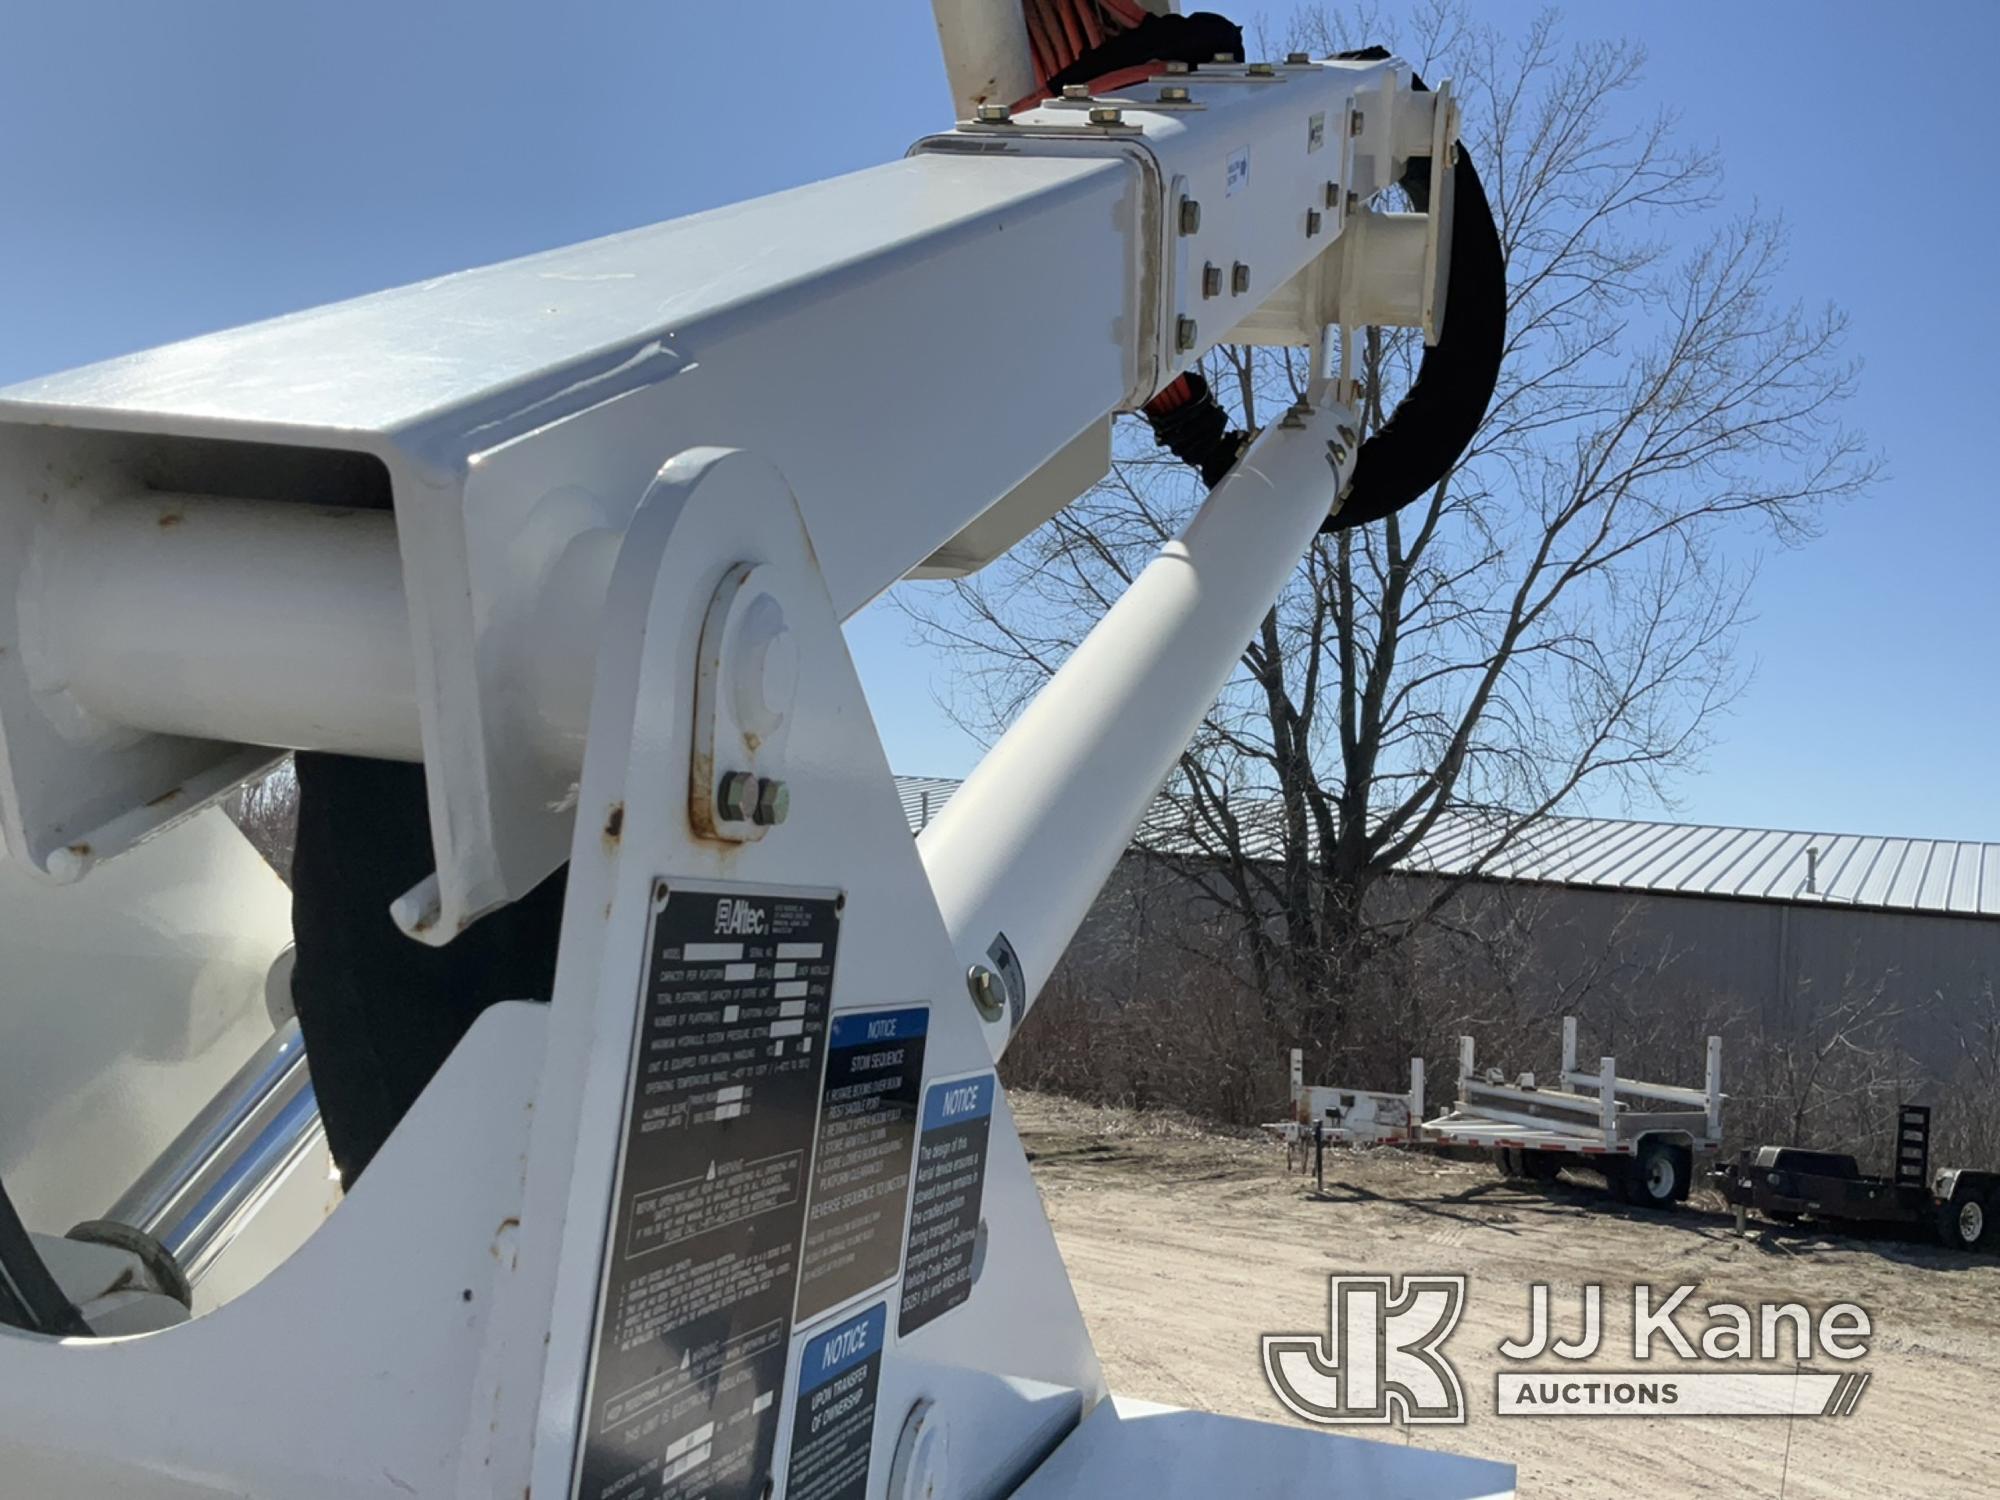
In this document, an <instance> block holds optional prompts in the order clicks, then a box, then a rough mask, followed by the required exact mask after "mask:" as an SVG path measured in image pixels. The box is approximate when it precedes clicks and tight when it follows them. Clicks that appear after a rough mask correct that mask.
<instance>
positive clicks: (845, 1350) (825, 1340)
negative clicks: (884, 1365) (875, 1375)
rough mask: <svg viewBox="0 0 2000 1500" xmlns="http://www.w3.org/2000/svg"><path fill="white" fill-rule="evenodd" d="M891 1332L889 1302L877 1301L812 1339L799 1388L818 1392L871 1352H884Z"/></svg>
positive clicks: (800, 1363)
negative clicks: (860, 1312)
mask: <svg viewBox="0 0 2000 1500" xmlns="http://www.w3.org/2000/svg"><path fill="white" fill-rule="evenodd" d="M888 1331H889V1304H888V1303H886V1302H878V1303H876V1304H875V1305H874V1306H873V1307H871V1308H869V1309H868V1311H866V1312H864V1313H862V1314H861V1315H860V1316H859V1317H854V1318H849V1319H848V1320H847V1321H846V1322H845V1323H842V1324H841V1325H840V1326H839V1327H837V1328H835V1329H833V1330H832V1331H831V1332H828V1333H823V1334H821V1335H820V1336H819V1337H818V1338H816V1339H813V1340H812V1341H810V1342H809V1343H808V1344H807V1345H806V1353H805V1358H804V1359H802V1360H800V1361H799V1390H800V1391H801V1392H805V1391H816V1390H818V1389H819V1388H820V1387H821V1386H823V1385H825V1384H826V1383H827V1382H828V1381H829V1380H837V1379H839V1378H840V1377H841V1376H842V1375H845V1374H846V1373H847V1372H848V1371H849V1370H851V1369H853V1368H854V1367H855V1366H856V1365H858V1364H860V1363H861V1362H862V1361H863V1360H864V1359H867V1358H868V1357H869V1356H870V1355H874V1354H879V1353H881V1352H882V1339H883V1336H884V1335H885V1334H887V1332H888Z"/></svg>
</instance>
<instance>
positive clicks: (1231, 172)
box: [1222, 146, 1250, 198]
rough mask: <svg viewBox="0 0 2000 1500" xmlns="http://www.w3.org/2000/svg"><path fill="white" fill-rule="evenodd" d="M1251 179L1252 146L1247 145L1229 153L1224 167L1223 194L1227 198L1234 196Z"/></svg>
mask: <svg viewBox="0 0 2000 1500" xmlns="http://www.w3.org/2000/svg"><path fill="white" fill-rule="evenodd" d="M1249 181H1250V148H1249V147H1248V146H1245V147H1243V148H1242V149H1241V150H1237V151H1232V152H1230V153H1229V160H1228V162H1227V163H1226V164H1225V165H1224V167H1223V194H1222V196H1223V197H1225V198H1234V197H1235V196H1236V194H1237V193H1238V192H1239V191H1240V190H1241V189H1242V188H1243V187H1245V186H1246V185H1247V184H1248V183H1249Z"/></svg>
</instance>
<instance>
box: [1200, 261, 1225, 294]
mask: <svg viewBox="0 0 2000 1500" xmlns="http://www.w3.org/2000/svg"><path fill="white" fill-rule="evenodd" d="M1201 294H1202V296H1204V297H1220V296H1221V295H1222V267H1220V266H1218V265H1217V264H1216V263H1215V262H1214V261H1210V262H1209V263H1208V264H1207V265H1205V266H1203V267H1202V268H1201Z"/></svg>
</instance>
